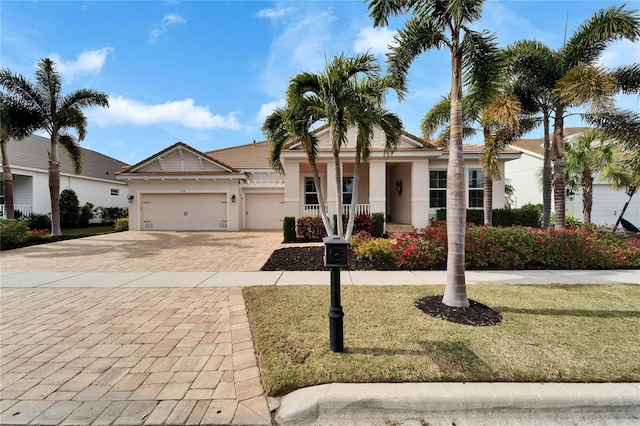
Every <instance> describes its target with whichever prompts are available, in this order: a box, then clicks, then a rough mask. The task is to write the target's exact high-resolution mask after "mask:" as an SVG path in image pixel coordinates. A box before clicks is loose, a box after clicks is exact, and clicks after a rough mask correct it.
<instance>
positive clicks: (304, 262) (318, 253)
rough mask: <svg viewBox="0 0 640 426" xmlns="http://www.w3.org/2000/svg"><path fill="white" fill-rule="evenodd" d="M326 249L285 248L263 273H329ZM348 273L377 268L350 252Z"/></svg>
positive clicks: (272, 257)
mask: <svg viewBox="0 0 640 426" xmlns="http://www.w3.org/2000/svg"><path fill="white" fill-rule="evenodd" d="M323 255H324V247H321V246H314V247H285V248H281V249H278V250H275V251H274V252H273V254H272V255H271V257H270V258H269V259H268V260H267V261H266V263H265V264H264V265H263V266H262V268H260V270H261V271H327V270H328V268H327V267H326V266H324V260H323V258H322V257H323ZM348 263H349V267H348V268H343V269H345V270H348V271H374V270H375V268H374V267H373V265H371V264H370V263H369V262H365V261H362V260H358V258H357V257H356V256H355V255H354V254H353V252H351V251H350V252H349V260H348Z"/></svg>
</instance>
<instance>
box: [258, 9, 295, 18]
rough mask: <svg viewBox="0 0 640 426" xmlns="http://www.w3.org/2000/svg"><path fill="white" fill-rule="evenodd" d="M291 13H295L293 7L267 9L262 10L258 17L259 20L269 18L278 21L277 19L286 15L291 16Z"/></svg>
mask: <svg viewBox="0 0 640 426" xmlns="http://www.w3.org/2000/svg"><path fill="white" fill-rule="evenodd" d="M291 12H293V8H292V7H286V8H279V9H271V8H267V9H262V10H261V11H260V12H258V13H257V14H256V16H257V17H258V18H268V19H272V20H276V19H280V18H282V17H283V16H285V15H288V14H290V13H291Z"/></svg>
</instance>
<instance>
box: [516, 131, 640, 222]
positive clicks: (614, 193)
mask: <svg viewBox="0 0 640 426" xmlns="http://www.w3.org/2000/svg"><path fill="white" fill-rule="evenodd" d="M586 130H588V129H587V128H584V127H575V128H566V129H565V132H564V133H565V140H567V141H568V142H569V143H570V141H571V138H573V137H577V136H580V135H581V134H583V133H584V132H585V131H586ZM512 149H514V150H516V151H519V152H521V153H522V155H521V156H520V158H518V159H517V160H515V161H510V162H508V163H506V165H505V167H506V173H507V176H508V177H509V179H510V181H511V185H512V186H513V189H514V205H513V207H522V206H523V205H524V204H527V203H531V204H542V183H541V182H542V177H541V176H542V167H543V165H544V140H543V139H542V138H540V139H521V140H519V141H517V142H516V143H515V144H514V145H512ZM565 194H566V195H565V196H566V199H565V210H566V213H567V214H571V215H573V217H575V218H576V219H578V220H579V221H581V222H582V221H584V214H583V209H582V206H583V203H582V188H581V187H579V188H576V189H573V188H569V187H567V189H566V191H565ZM628 199H629V196H628V195H627V194H626V192H625V190H624V189H614V188H612V187H611V184H609V183H607V182H603V181H601V180H600V179H599V177H598V176H595V180H594V182H593V207H592V209H591V222H592V223H594V224H596V225H603V226H612V225H614V224H615V222H616V220H617V219H618V216H619V215H620V212H621V210H622V208H623V207H624V205H625V203H626V202H627V201H628ZM551 208H552V209H553V202H552V205H551ZM624 217H625V218H626V219H627V220H629V221H630V222H631V223H633V224H635V225H636V226H638V225H639V224H640V197H638V195H637V194H636V196H634V197H633V198H632V199H631V202H630V203H629V206H628V207H627V210H626V211H625V214H624Z"/></svg>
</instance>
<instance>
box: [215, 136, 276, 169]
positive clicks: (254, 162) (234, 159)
mask: <svg viewBox="0 0 640 426" xmlns="http://www.w3.org/2000/svg"><path fill="white" fill-rule="evenodd" d="M270 150H271V145H270V144H269V142H268V141H262V142H256V141H253V143H250V144H246V145H240V146H232V147H229V148H222V149H216V150H214V151H207V152H205V154H206V155H209V156H211V157H215V158H217V159H220V160H222V161H224V162H225V163H227V164H233V166H234V167H236V168H238V169H241V170H245V169H271V166H270V165H269V151H270Z"/></svg>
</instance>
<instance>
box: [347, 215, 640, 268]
mask: <svg viewBox="0 0 640 426" xmlns="http://www.w3.org/2000/svg"><path fill="white" fill-rule="evenodd" d="M465 246H466V253H465V267H466V268H467V269H619V268H640V239H639V238H634V237H631V236H628V235H626V234H621V233H617V234H614V233H612V232H611V231H610V230H608V229H606V228H603V227H595V226H584V227H575V228H570V229H565V230H554V229H550V230H541V229H537V228H524V227H513V228H499V227H485V226H473V225H469V226H468V227H467V230H466V242H465ZM351 247H352V249H353V250H354V252H355V254H356V255H357V256H358V257H359V258H360V259H367V260H369V261H370V262H371V263H372V264H374V266H375V267H376V268H377V269H414V270H427V269H445V267H446V259H447V232H446V226H445V225H444V223H443V222H434V223H433V224H432V226H429V227H426V228H424V229H422V230H420V233H419V234H404V235H402V236H401V237H398V238H396V239H376V238H372V237H371V236H370V235H360V234H358V235H357V236H355V237H354V238H353V239H352V240H351Z"/></svg>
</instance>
